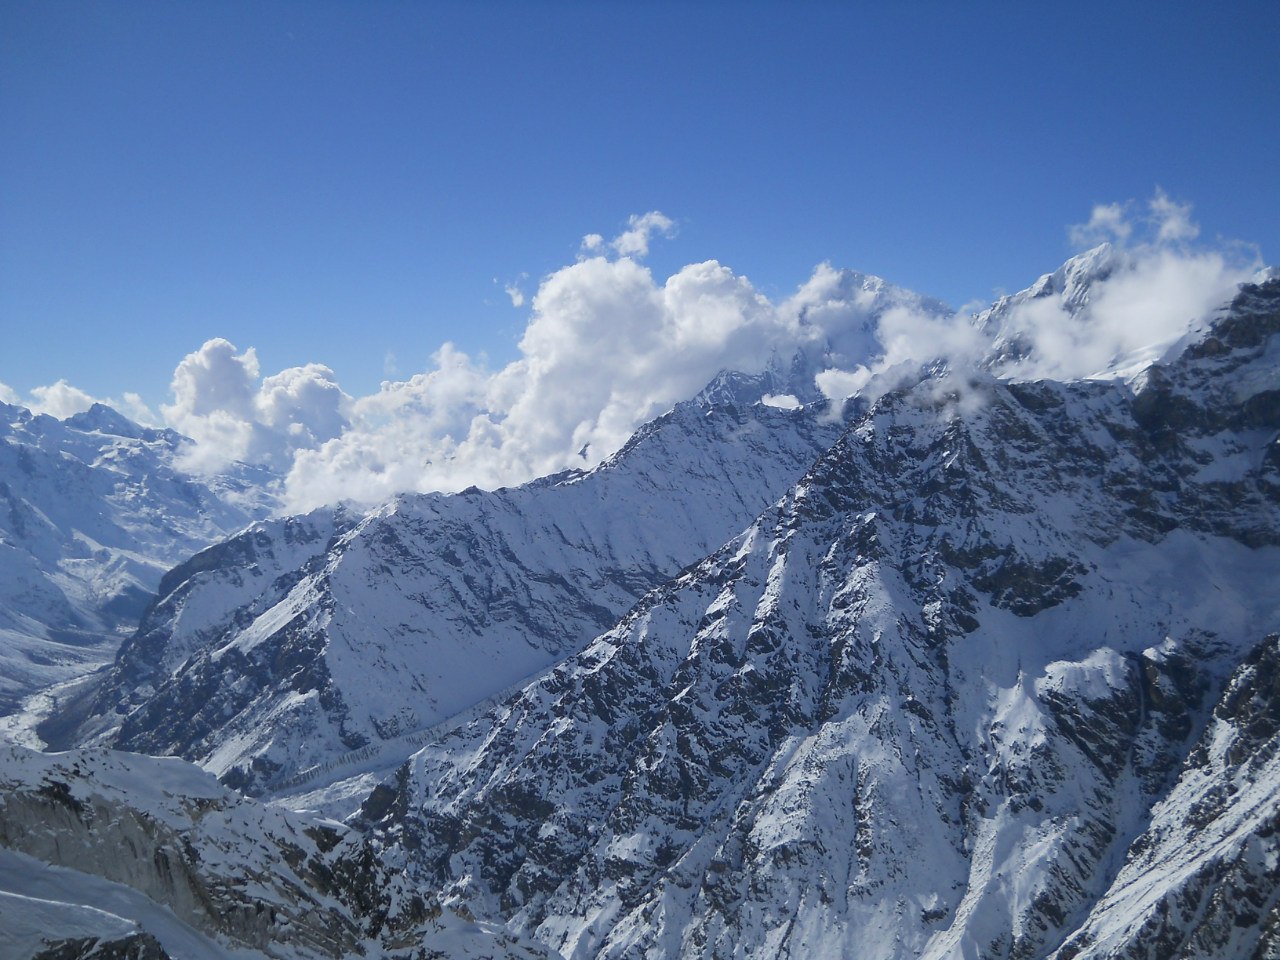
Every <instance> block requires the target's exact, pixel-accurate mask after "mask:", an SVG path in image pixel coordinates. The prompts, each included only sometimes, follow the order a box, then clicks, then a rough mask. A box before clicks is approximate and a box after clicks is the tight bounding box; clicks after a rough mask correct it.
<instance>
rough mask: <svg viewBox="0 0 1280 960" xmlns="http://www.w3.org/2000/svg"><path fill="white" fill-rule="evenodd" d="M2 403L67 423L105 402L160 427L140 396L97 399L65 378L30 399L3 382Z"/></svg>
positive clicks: (36, 389) (0, 385)
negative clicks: (69, 419) (70, 419)
mask: <svg viewBox="0 0 1280 960" xmlns="http://www.w3.org/2000/svg"><path fill="white" fill-rule="evenodd" d="M0 401H2V402H4V403H12V404H17V405H19V406H23V407H26V408H27V409H28V410H30V411H31V412H32V413H37V414H40V413H43V414H47V415H48V416H51V417H55V418H57V419H59V420H65V419H66V418H67V417H70V416H74V415H75V414H77V413H83V412H84V411H86V410H88V409H89V408H90V407H92V406H93V405H94V404H95V403H103V404H106V405H107V406H108V407H112V408H114V409H115V410H118V411H119V412H120V413H122V414H124V415H125V416H126V417H128V418H129V419H131V420H133V421H135V422H136V423H138V424H141V425H142V426H144V427H154V426H158V425H159V424H160V420H159V418H158V417H157V416H156V415H155V413H154V412H153V411H152V410H151V408H150V407H148V406H147V405H146V403H144V402H143V400H142V398H141V397H140V396H138V394H136V393H125V394H124V395H123V396H122V397H121V398H120V399H116V398H113V397H95V396H93V395H92V394H90V393H88V392H86V391H84V390H81V389H80V388H79V387H77V386H74V385H72V384H70V383H68V382H67V381H66V380H65V379H62V380H58V381H56V382H55V383H51V384H47V385H45V386H40V387H34V388H32V390H31V393H30V394H29V395H28V396H27V397H25V398H24V397H22V396H20V395H19V394H18V392H17V391H16V390H14V389H12V388H11V387H9V386H6V385H5V384H3V383H0Z"/></svg>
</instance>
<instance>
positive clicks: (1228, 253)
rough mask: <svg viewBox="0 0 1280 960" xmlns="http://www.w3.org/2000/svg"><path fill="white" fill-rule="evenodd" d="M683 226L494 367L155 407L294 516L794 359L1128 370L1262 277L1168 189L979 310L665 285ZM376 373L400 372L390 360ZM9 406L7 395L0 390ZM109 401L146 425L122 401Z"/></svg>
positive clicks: (814, 280) (208, 348)
mask: <svg viewBox="0 0 1280 960" xmlns="http://www.w3.org/2000/svg"><path fill="white" fill-rule="evenodd" d="M675 228H676V225H675V223H674V221H672V220H671V219H670V218H668V217H666V216H664V215H663V214H661V213H659V212H657V211H652V212H649V213H646V214H643V215H639V216H632V217H631V218H630V219H629V221H628V223H627V225H626V228H625V229H624V230H623V231H622V232H621V233H619V235H618V236H616V237H614V238H613V239H612V240H605V239H604V237H603V236H602V235H599V234H589V235H588V236H586V237H585V238H584V239H583V241H582V247H581V253H580V254H579V256H578V258H577V260H576V262H574V263H572V264H569V265H567V266H565V267H562V268H561V269H559V270H557V271H555V272H554V273H552V274H550V275H549V276H547V277H545V278H543V279H542V280H541V282H540V283H539V284H538V287H537V291H536V293H534V294H532V296H530V297H529V298H528V303H529V307H528V311H529V319H528V323H527V326H526V328H525V331H524V335H523V337H522V339H521V341H520V344H519V357H518V359H516V360H515V361H513V362H512V363H510V364H507V365H506V366H504V367H501V368H499V369H490V368H489V367H488V366H487V365H486V363H485V361H484V360H483V359H480V358H474V357H471V356H468V355H467V354H466V353H463V352H462V351H460V350H458V349H457V348H456V347H455V346H454V345H452V344H449V343H446V344H444V345H442V346H441V347H440V349H439V350H437V351H436V353H435V354H434V356H433V357H432V358H431V362H430V364H429V366H428V368H427V369H426V370H424V371H422V372H420V373H416V374H414V375H412V376H410V377H408V378H407V379H396V380H388V381H386V382H384V383H383V384H382V387H381V389H380V390H379V391H378V392H377V393H374V394H372V395H369V396H363V397H352V396H349V395H348V394H346V393H345V392H343V390H342V389H341V387H340V386H339V385H338V382H337V379H336V377H335V375H334V373H333V371H332V370H331V369H330V368H328V367H326V366H323V365H321V364H317V363H310V364H306V365H304V366H299V367H292V368H289V369H287V370H283V371H280V372H278V373H275V374H272V375H269V376H263V375H262V371H261V369H260V365H259V362H258V358H257V355H256V353H255V352H254V350H253V348H252V347H249V348H247V349H245V350H243V351H240V350H239V349H238V348H237V347H236V346H234V345H232V344H231V343H229V342H228V341H226V340H222V339H213V340H209V341H208V342H206V343H205V344H204V345H203V346H201V347H200V349H198V350H196V351H195V352H193V353H191V354H189V355H188V356H187V357H185V358H184V359H183V360H182V361H181V362H180V363H179V364H178V366H177V369H176V370H175V371H174V376H173V381H172V385H171V388H172V395H173V400H172V402H171V403H169V404H166V405H164V406H163V407H162V408H161V411H160V413H161V415H162V417H163V420H164V422H166V423H168V424H169V425H171V426H173V427H175V428H176V429H177V430H179V431H181V432H182V433H184V434H186V435H187V436H189V437H191V438H192V440H193V441H194V442H193V444H192V445H191V446H190V447H189V448H188V449H187V450H186V452H185V459H184V465H185V466H186V467H188V468H189V469H193V470H197V471H212V470H217V469H219V468H220V467H222V466H224V465H226V464H227V463H228V462H229V461H231V460H244V461H248V462H254V463H261V464H265V465H268V466H271V467H273V468H274V469H276V470H277V471H279V472H280V473H281V474H283V475H285V476H286V507H287V508H288V509H290V510H303V509H308V508H311V507H313V506H317V505H320V504H324V503H331V502H334V501H337V500H341V499H350V500H356V501H360V502H366V503H372V502H377V501H380V500H382V499H385V498H386V497H389V496H392V495H394V494H396V493H399V492H402V491H411V490H417V491H427V490H444V491H452V490H459V489H462V488H464V487H467V486H470V485H473V484H474V485H477V486H481V487H490V488H491V487H496V486H501V485H505V484H515V483H520V482H523V481H526V480H529V479H532V478H534V477H537V476H541V475H545V474H547V473H551V472H554V471H557V470H561V469H564V468H566V467H589V466H592V465H594V464H596V463H598V462H599V461H601V460H602V459H604V458H605V457H606V456H608V455H609V454H611V453H612V452H614V451H615V450H617V449H618V448H619V447H620V446H621V445H622V444H623V443H624V442H625V441H626V440H627V438H628V437H630V436H631V434H632V433H633V432H634V431H635V429H636V428H637V427H639V426H640V425H641V424H643V423H644V422H645V421H647V420H649V419H651V418H653V417H654V416H657V415H659V414H661V413H663V412H665V411H666V410H668V409H670V407H671V406H672V405H674V404H675V403H677V402H679V401H681V400H684V399H688V398H689V397H692V396H693V395H694V394H696V393H697V391H698V390H700V389H701V388H702V387H703V386H704V385H705V384H706V383H707V382H708V381H709V380H711V379H712V378H713V377H714V376H715V375H716V374H717V373H719V372H720V371H722V370H726V369H730V370H740V371H743V372H747V373H754V372H759V371H762V370H764V369H765V368H766V367H767V366H769V365H770V364H773V365H774V366H775V367H777V366H783V367H785V366H787V365H788V364H789V363H790V362H791V360H792V358H794V357H799V358H800V359H801V361H802V363H801V367H802V368H804V369H807V370H809V371H810V373H811V374H812V376H813V382H812V383H811V384H809V389H808V392H809V394H810V395H813V393H814V388H815V387H816V389H817V390H819V391H821V393H822V394H825V395H826V396H827V397H829V398H831V399H833V400H837V401H839V400H843V399H844V398H846V397H849V396H853V395H857V394H860V395H862V396H863V397H865V398H867V399H874V398H875V397H877V396H879V395H880V394H882V393H884V392H885V391H887V390H891V389H893V388H895V387H896V386H899V385H901V384H903V383H905V382H910V381H913V380H915V379H918V378H919V377H920V376H921V371H922V370H923V369H931V370H934V371H937V370H939V369H947V368H949V369H952V370H966V369H969V368H972V367H975V366H976V367H981V368H983V369H985V370H986V371H988V372H990V373H993V374H995V375H997V376H1005V377H1021V378H1035V377H1059V378H1076V377H1088V376H1123V375H1125V374H1126V372H1127V371H1131V370H1134V369H1136V368H1137V366H1136V365H1140V364H1141V363H1145V362H1147V361H1149V360H1150V359H1153V358H1154V357H1156V356H1158V355H1159V353H1160V351H1161V350H1163V349H1165V348H1166V347H1167V346H1168V345H1169V344H1170V343H1172V342H1174V341H1176V340H1177V339H1178V338H1179V337H1181V336H1183V335H1184V334H1185V333H1186V332H1187V330H1188V329H1189V327H1190V326H1191V325H1192V324H1193V323H1194V322H1196V321H1198V320H1200V319H1202V318H1203V317H1205V316H1206V315H1207V314H1208V313H1209V312H1210V311H1211V310H1212V309H1213V308H1214V307H1215V306H1217V305H1218V304H1220V303H1222V302H1224V301H1225V300H1226V299H1228V298H1229V297H1230V296H1231V295H1232V293H1233V292H1234V290H1235V287H1236V286H1237V285H1238V284H1239V283H1240V282H1242V281H1244V280H1247V279H1249V278H1250V275H1251V273H1252V272H1253V271H1255V270H1256V269H1257V267H1258V266H1259V263H1258V258H1257V256H1256V254H1254V255H1253V256H1252V257H1250V256H1248V255H1242V254H1241V251H1240V249H1239V248H1229V247H1224V246H1222V245H1219V246H1217V247H1213V246H1205V245H1203V244H1201V245H1196V244H1195V241H1196V238H1197V235H1198V232H1199V230H1198V227H1197V226H1196V224H1195V223H1194V222H1193V220H1192V219H1191V208H1190V205H1188V204H1183V203H1178V202H1175V201H1174V200H1171V199H1170V198H1169V197H1168V196H1167V195H1166V194H1165V193H1164V192H1163V191H1160V190H1157V191H1156V193H1155V195H1154V197H1153V198H1152V199H1151V200H1150V201H1148V202H1147V203H1146V204H1144V205H1139V204H1136V203H1134V202H1132V201H1130V202H1128V203H1124V204H1103V205H1098V206H1096V207H1094V208H1093V210H1092V211H1091V215H1090V218H1089V220H1088V221H1087V222H1085V223H1083V224H1079V225H1076V226H1073V227H1070V228H1069V229H1068V234H1069V236H1070V238H1071V240H1072V242H1073V243H1076V244H1077V245H1079V246H1087V245H1091V244H1094V243H1097V242H1100V241H1101V242H1103V245H1102V246H1100V247H1095V248H1094V249H1092V250H1090V251H1089V252H1087V253H1085V254H1082V255H1081V256H1079V257H1077V258H1074V259H1073V260H1071V261H1068V263H1067V264H1066V265H1064V266H1063V267H1062V268H1061V269H1059V270H1058V271H1057V272H1055V273H1053V274H1048V275H1046V276H1045V277H1042V278H1041V279H1040V280H1039V281H1038V282H1037V283H1036V284H1034V285H1033V286H1032V287H1030V288H1029V289H1028V290H1027V291H1024V292H1023V293H1021V294H1017V295H1015V296H1013V297H1005V298H1002V299H1001V300H998V301H997V302H996V303H995V304H994V305H992V306H991V307H989V308H987V309H985V310H980V311H978V310H964V311H960V312H952V311H950V310H949V309H947V308H945V307H944V306H943V305H942V304H939V303H938V302H936V301H930V300H928V299H926V298H923V297H919V296H917V295H915V294H911V293H908V292H907V291H903V290H900V289H898V288H895V287H893V286H891V285H890V284H887V283H885V282H884V281H881V280H878V279H876V278H873V277H865V276H863V275H861V274H856V273H852V272H850V271H844V270H837V269H835V268H833V267H831V266H830V265H829V264H820V265H819V266H818V267H816V268H815V270H814V272H813V274H812V275H811V276H810V277H809V278H808V280H806V281H805V282H804V283H803V284H801V285H800V287H799V288H798V289H797V290H796V291H795V293H794V294H792V295H791V296H790V297H787V298H785V299H782V300H780V301H777V302H775V301H771V300H770V299H769V298H768V297H766V296H764V295H763V294H762V293H760V292H759V291H758V290H757V289H756V288H755V287H754V286H753V285H752V283H751V282H750V281H749V280H748V279H747V278H746V277H744V276H741V275H738V274H736V273H734V271H733V270H731V269H730V268H729V267H727V266H725V265H723V264H721V263H719V262H717V261H714V260H709V261H706V262H704V263H695V264H689V265H688V266H685V267H683V268H681V269H680V270H678V271H676V272H675V273H674V274H673V275H672V276H670V277H668V278H666V279H665V280H662V281H659V280H658V279H656V278H655V277H654V276H653V274H652V273H651V271H650V270H649V268H648V267H646V266H645V265H644V263H643V260H644V257H645V256H646V255H647V253H648V251H649V247H650V245H651V243H652V241H653V240H654V238H655V237H659V236H670V235H672V234H673V233H674V231H675ZM522 279H523V278H522ZM513 291H514V292H513ZM507 292H508V295H509V296H510V297H511V300H512V303H513V305H514V306H517V307H519V306H521V305H522V304H523V303H524V302H525V295H524V293H522V292H520V291H519V290H518V289H516V287H515V285H512V288H511V290H508V291H507ZM517 294H518V295H517ZM387 369H388V372H389V373H391V372H392V371H394V370H395V369H396V361H395V358H394V357H390V356H389V357H388V361H387ZM798 392H801V393H803V392H804V391H798ZM6 398H9V399H10V402H14V401H16V400H17V398H16V396H14V395H13V391H11V390H8V388H6V387H4V385H3V384H0V399H6ZM93 399H94V398H92V397H89V395H88V394H85V393H84V392H83V391H79V390H77V389H76V388H75V387H72V386H71V385H69V384H67V383H65V382H63V381H60V382H59V383H57V384H54V385H52V386H49V387H42V388H39V389H38V390H36V391H33V395H32V397H31V398H29V401H28V405H32V404H34V405H35V406H36V407H37V408H38V409H40V410H42V411H44V412H49V413H51V414H53V415H55V416H67V415H69V414H71V413H75V412H77V411H78V410H80V409H85V408H87V406H88V405H89V404H90V403H92V402H93ZM135 401H136V402H135ZM765 402H769V403H773V404H775V405H783V406H789V405H792V404H794V403H797V402H798V400H797V399H796V398H795V397H793V396H790V395H787V394H782V395H779V396H776V397H768V398H766V401H765ZM112 405H113V406H118V407H120V408H121V409H122V410H123V412H125V413H127V414H130V415H131V416H135V418H137V417H138V416H139V414H142V415H143V416H144V417H145V418H146V419H148V420H150V421H154V420H155V419H156V416H155V415H154V414H151V413H150V411H147V410H146V408H145V407H143V406H142V405H141V401H138V400H137V398H136V397H134V396H133V395H126V402H125V403H123V404H120V403H113V404H112Z"/></svg>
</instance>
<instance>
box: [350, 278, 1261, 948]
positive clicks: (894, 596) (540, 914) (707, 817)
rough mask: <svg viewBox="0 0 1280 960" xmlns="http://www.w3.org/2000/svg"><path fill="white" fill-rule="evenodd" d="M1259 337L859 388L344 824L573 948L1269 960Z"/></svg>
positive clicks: (1227, 324)
mask: <svg viewBox="0 0 1280 960" xmlns="http://www.w3.org/2000/svg"><path fill="white" fill-rule="evenodd" d="M1278 333H1280V283H1277V282H1274V281H1272V282H1270V283H1268V284H1266V285H1263V286H1260V287H1251V288H1246V289H1245V290H1244V291H1243V292H1242V293H1241V295H1240V296H1239V297H1238V298H1237V299H1236V301H1235V302H1234V303H1233V304H1232V306H1231V308H1230V309H1229V310H1228V312H1227V313H1226V314H1225V315H1224V316H1223V317H1221V318H1219V319H1218V321H1217V322H1216V323H1215V325H1214V326H1213V327H1212V328H1211V330H1210V331H1209V332H1208V333H1207V334H1206V335H1205V336H1204V337H1203V338H1201V339H1200V340H1199V341H1198V342H1197V343H1194V344H1192V345H1190V346H1189V347H1187V348H1186V349H1184V350H1183V351H1182V352H1181V353H1180V354H1179V355H1178V356H1177V357H1175V358H1174V359H1172V360H1170V361H1169V362H1167V363H1165V364H1162V365H1157V366H1154V367H1152V368H1151V369H1150V370H1148V371H1147V373H1146V374H1145V375H1144V376H1143V377H1141V378H1140V379H1139V380H1137V381H1134V382H1130V383H1126V382H1123V381H1111V382H1078V383H1051V382H1044V383H1005V382H1000V381H994V380H985V379H979V380H974V379H969V380H966V381H964V382H956V381H954V380H953V381H950V382H947V383H938V382H929V381H926V382H924V383H922V384H920V385H919V386H917V387H913V388H909V389H906V390H902V391H899V392H897V393H893V394H889V395H887V396H886V397H884V398H883V399H882V400H881V401H880V402H878V403H877V404H876V405H875V406H874V407H873V408H872V409H871V410H869V411H868V412H867V413H866V414H865V415H863V416H862V417H861V418H860V419H858V420H856V421H855V422H854V423H853V424H852V425H851V426H850V429H849V430H848V431H847V433H845V435H844V436H843V437H842V438H841V439H840V441H839V442H838V443H836V444H835V445H834V446H833V447H832V448H831V449H830V451H829V452H828V453H827V454H826V455H825V456H823V457H822V458H821V459H820V460H819V461H818V463H817V464H815V466H814V467H813V469H812V470H810V471H809V472H808V473H807V474H806V475H805V476H804V477H803V478H802V479H801V480H800V481H799V483H798V484H797V485H796V486H795V487H794V488H793V489H792V490H791V491H790V492H789V493H787V494H786V496H784V497H783V498H782V499H781V500H780V501H779V502H778V503H777V504H776V505H775V506H774V507H772V508H770V509H769V510H767V511H765V512H764V513H763V514H762V515H761V516H760V517H759V518H758V519H757V520H756V522H755V523H754V524H752V525H751V526H750V527H749V528H747V529H746V531H745V532H743V533H742V534H741V535H740V536H738V537H737V538H736V539H734V540H733V541H731V542H730V543H729V544H728V545H726V546H725V547H724V548H722V549H721V550H719V551H717V552H715V553H713V554H712V555H711V556H709V557H708V558H707V559H706V560H704V561H702V562H701V563H699V564H696V565H694V566H692V567H690V568H688V569H687V570H685V571H684V572H683V573H682V574H681V575H680V576H679V577H677V578H676V579H674V580H672V581H670V582H669V583H667V584H665V585H663V586H661V587H659V588H657V589H656V590H654V591H652V592H651V593H649V594H648V595H647V596H646V597H645V598H644V599H643V600H642V601H641V602H640V603H639V604H638V605H637V606H636V607H635V608H633V609H632V610H631V611H630V612H629V613H628V614H627V615H626V616H625V617H624V618H623V619H622V620H621V622H620V623H619V624H618V625H617V626H616V627H615V628H613V629H612V630H610V631H608V632H606V633H604V634H602V635H601V636H600V637H598V638H597V639H596V640H594V641H593V642H591V643H590V644H589V645H588V646H587V647H586V648H585V649H584V650H583V651H582V652H581V653H578V654H575V655H573V656H570V657H569V658H567V659H566V660H564V661H563V662H561V663H559V664H558V665H556V666H555V667H554V668H553V669H550V670H548V671H547V672H546V673H544V674H543V675H542V676H541V677H539V678H537V679H535V680H533V681H532V682H530V683H529V684H527V685H526V686H525V687H524V688H523V689H521V690H519V691H518V692H516V693H514V694H513V695H511V696H509V697H507V698H506V699H504V700H503V701H502V702H500V703H498V704H496V705H495V706H494V707H493V708H492V709H490V710H489V711H488V712H487V713H484V714H483V715H482V716H479V717H478V718H476V719H475V720H474V721H472V722H470V723H468V724H463V725H459V726H458V727H457V728H456V729H453V730H450V731H448V732H446V733H444V734H443V735H442V736H441V737H440V738H439V739H437V740H436V741H434V742H432V743H430V744H428V745H427V746H425V747H424V748H423V749H422V750H421V751H420V752H419V753H417V754H416V755H415V756H414V757H413V758H412V759H411V760H410V762H409V763H408V764H406V765H405V767H403V768H402V769H401V771H400V773H399V774H398V776H397V777H396V778H395V779H394V780H392V781H389V782H388V783H386V784H384V786H383V787H380V788H379V790H378V791H375V793H374V795H373V796H372V797H370V799H369V802H368V803H366V806H365V810H364V813H363V821H362V826H363V828H364V829H367V830H369V831H370V832H371V834H372V835H373V837H374V843H375V844H376V845H377V846H378V847H379V849H380V850H381V853H380V856H381V857H383V858H385V859H386V860H387V861H388V862H391V863H395V864H397V865H399V866H400V867H401V868H403V869H404V870H405V871H407V872H408V874H409V875H410V876H411V877H413V878H414V879H415V882H417V883H419V884H420V885H422V886H423V887H427V888H432V889H439V890H441V891H442V896H444V897H445V898H446V899H447V900H449V901H450V902H459V901H461V902H467V903H470V904H472V908H473V909H474V910H475V911H476V912H477V913H479V914H481V915H486V916H493V917H500V918H502V919H504V920H505V921H506V922H507V924H508V927H509V929H512V930H517V931H520V932H522V933H524V934H526V935H529V936H532V937H535V938H537V939H538V940H540V941H542V942H543V943H545V944H547V945H548V946H550V947H553V948H555V949H557V950H559V951H560V952H561V953H562V954H563V955H565V956H571V957H610V958H623V957H626V958H638V957H652V958H658V957H670V956H682V957H708V958H711V957H716V958H719V957H776V956H784V955H788V954H790V955H803V956H842V955H857V956H859V957H865V958H881V957H882V958H885V960H888V958H891V957H900V956H904V955H909V956H918V957H934V958H944V957H953V956H981V957H998V958H1017V960H1022V958H1040V957H1049V956H1059V957H1064V958H1065V957H1085V956H1089V957H1093V956H1099V957H1101V956H1107V957H1110V956H1116V957H1121V956H1123V957H1139V956H1141V957H1148V956H1149V957H1157V956H1159V957H1163V956H1186V957H1201V956H1203V957H1209V956H1241V957H1247V956H1258V957H1267V956H1274V955H1275V953H1276V942H1277V941H1276V897H1277V894H1276V891H1277V889H1280V884H1278V883H1277V880H1278V879H1280V877H1278V874H1277V863H1280V859H1278V855H1277V850H1276V840H1275V836H1276V828H1277V826H1278V825H1280V823H1278V822H1277V819H1276V818H1277V813H1276V811H1277V810H1280V769H1276V768H1275V764H1274V762H1273V761H1274V760H1275V748H1276V743H1277V741H1276V729H1277V719H1276V716H1275V709H1276V708H1275V700H1276V692H1277V691H1276V686H1275V676H1276V669H1275V664H1274V662H1273V661H1274V660H1275V657H1276V644H1275V640H1274V637H1271V638H1270V639H1268V640H1267V641H1265V642H1264V643H1263V645H1262V646H1261V647H1259V646H1258V643H1259V640H1260V639H1261V638H1262V637H1263V636H1265V635H1268V634H1272V633H1274V632H1276V631H1277V630H1278V629H1280V595H1277V593H1276V591H1275V584H1276V583H1277V582H1280V550H1278V549H1277V547H1278V545H1280V539H1278V538H1280V503H1278V502H1277V500H1276V498H1275V496H1274V490H1273V475H1274V470H1275V468H1274V465H1273V464H1272V461H1273V460H1274V459H1275V454H1274V449H1275V446H1276V436H1277V434H1278V433H1280V410H1277V409H1275V405H1274V404H1273V403H1272V402H1271V400H1270V399H1269V397H1270V393H1271V392H1272V391H1274V389H1275V385H1276V384H1277V383H1280V348H1278V347H1277V334H1278Z"/></svg>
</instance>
